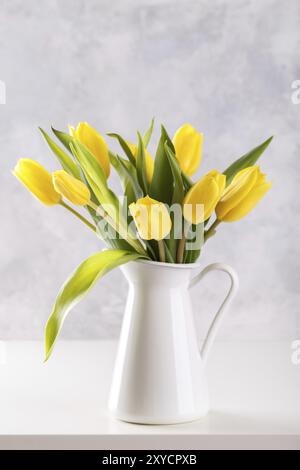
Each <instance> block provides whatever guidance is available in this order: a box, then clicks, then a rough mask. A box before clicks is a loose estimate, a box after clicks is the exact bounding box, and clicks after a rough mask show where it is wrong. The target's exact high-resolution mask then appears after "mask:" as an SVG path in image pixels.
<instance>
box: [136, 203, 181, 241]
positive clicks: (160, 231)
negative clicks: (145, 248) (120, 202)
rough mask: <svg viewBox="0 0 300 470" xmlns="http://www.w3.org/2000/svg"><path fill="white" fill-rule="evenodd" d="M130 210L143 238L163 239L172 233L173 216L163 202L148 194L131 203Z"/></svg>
mask: <svg viewBox="0 0 300 470" xmlns="http://www.w3.org/2000/svg"><path fill="white" fill-rule="evenodd" d="M129 210H130V213H131V215H132V217H133V219H134V221H135V224H136V226H137V230H138V232H139V235H140V237H141V238H142V239H143V240H162V239H163V238H165V237H166V236H167V235H168V234H169V233H170V230H171V227H172V222H171V218H170V215H169V212H168V210H167V208H166V206H165V205H164V204H163V203H162V202H159V201H156V200H155V199H152V198H150V197H149V196H146V197H144V198H142V199H138V200H137V201H136V202H133V203H132V204H130V206H129Z"/></svg>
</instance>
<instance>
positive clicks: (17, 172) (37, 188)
mask: <svg viewBox="0 0 300 470" xmlns="http://www.w3.org/2000/svg"><path fill="white" fill-rule="evenodd" d="M13 175H14V176H16V177H17V178H18V179H19V180H20V181H21V183H23V184H24V185H25V186H26V188H27V189H29V191H30V192H31V193H32V194H33V195H34V196H35V197H37V198H38V199H39V200H40V201H41V202H42V203H43V204H46V206H53V205H55V204H59V202H60V200H61V196H60V194H59V193H57V192H56V191H55V189H54V186H53V183H52V177H51V174H50V173H49V172H48V171H47V170H46V169H45V168H44V167H43V166H42V165H40V164H39V163H38V162H36V161H35V160H31V159H30V158H21V159H20V160H19V161H18V163H17V165H16V166H15V168H14V170H13Z"/></svg>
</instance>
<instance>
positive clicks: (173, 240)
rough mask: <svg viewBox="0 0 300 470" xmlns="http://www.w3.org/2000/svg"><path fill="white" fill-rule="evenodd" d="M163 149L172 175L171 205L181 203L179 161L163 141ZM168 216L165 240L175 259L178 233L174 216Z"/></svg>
mask: <svg viewBox="0 0 300 470" xmlns="http://www.w3.org/2000/svg"><path fill="white" fill-rule="evenodd" d="M165 151H166V155H167V158H168V160H169V165H170V167H171V171H172V175H173V195H172V205H173V204H180V206H181V204H182V201H183V198H184V195H185V190H184V185H183V181H182V176H181V168H180V165H179V162H178V160H177V158H176V156H175V153H174V152H173V151H172V150H171V149H170V147H169V145H168V144H167V142H166V143H165ZM170 217H171V220H172V228H171V232H170V237H169V238H167V239H166V240H165V242H166V246H167V248H168V250H169V251H170V254H171V256H172V258H173V259H176V253H177V249H178V236H177V235H178V234H177V233H176V227H175V222H176V218H175V216H174V213H173V212H171V213H170Z"/></svg>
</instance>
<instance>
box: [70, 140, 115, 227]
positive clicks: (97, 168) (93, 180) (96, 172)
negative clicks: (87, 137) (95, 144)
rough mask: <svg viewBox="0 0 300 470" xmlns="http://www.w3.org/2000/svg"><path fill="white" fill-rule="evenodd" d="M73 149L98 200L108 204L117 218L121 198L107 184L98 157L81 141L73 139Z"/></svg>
mask: <svg viewBox="0 0 300 470" xmlns="http://www.w3.org/2000/svg"><path fill="white" fill-rule="evenodd" d="M70 148H71V151H72V153H73V155H74V157H75V158H76V160H77V161H78V163H79V165H80V166H81V168H82V170H83V173H84V175H85V177H86V179H87V181H88V183H89V185H90V186H91V188H92V190H93V192H94V194H95V196H96V197H97V199H98V202H99V203H100V204H101V205H102V206H106V205H107V212H108V214H109V215H110V216H111V217H112V218H113V220H116V217H117V215H118V214H119V209H120V207H119V200H118V198H117V196H116V195H115V194H114V193H113V191H111V190H110V189H109V187H108V185H107V180H106V177H105V174H104V171H103V169H102V167H101V165H100V163H99V162H98V160H96V158H94V156H93V155H92V154H91V153H90V151H89V150H88V149H87V148H86V147H85V146H84V145H83V144H81V143H80V142H79V141H77V140H76V139H73V142H72V143H71V144H70Z"/></svg>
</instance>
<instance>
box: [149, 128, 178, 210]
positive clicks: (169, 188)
mask: <svg viewBox="0 0 300 470" xmlns="http://www.w3.org/2000/svg"><path fill="white" fill-rule="evenodd" d="M166 142H167V144H168V146H169V148H170V149H171V150H172V151H173V152H174V153H175V149H174V145H173V143H172V141H171V139H170V137H169V136H168V134H167V131H166V129H165V128H164V126H161V136H160V140H159V143H158V147H157V150H156V155H155V161H154V173H153V178H152V181H151V186H150V196H151V197H152V198H153V199H156V200H157V201H160V202H164V203H165V204H168V205H171V203H172V196H173V175H172V170H171V167H170V163H169V160H168V157H167V155H166V151H165V143H166Z"/></svg>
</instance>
